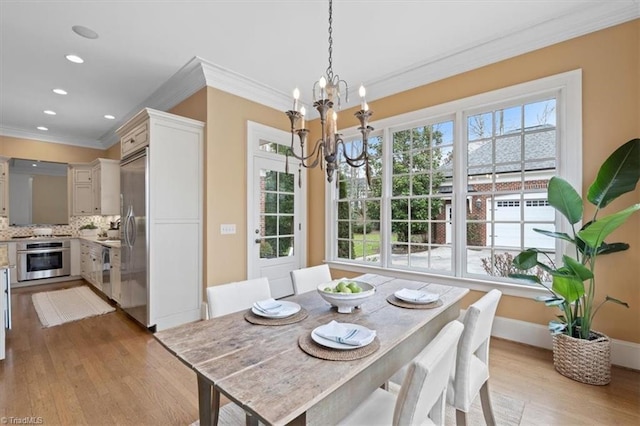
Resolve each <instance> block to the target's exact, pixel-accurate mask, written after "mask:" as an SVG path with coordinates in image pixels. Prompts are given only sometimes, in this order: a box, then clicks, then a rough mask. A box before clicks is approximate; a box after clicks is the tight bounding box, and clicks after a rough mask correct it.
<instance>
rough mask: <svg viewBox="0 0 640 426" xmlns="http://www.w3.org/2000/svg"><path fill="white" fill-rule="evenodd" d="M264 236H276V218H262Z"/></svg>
mask: <svg viewBox="0 0 640 426" xmlns="http://www.w3.org/2000/svg"><path fill="white" fill-rule="evenodd" d="M264 235H265V236H267V237H271V236H274V235H278V216H271V215H269V216H265V217H264Z"/></svg>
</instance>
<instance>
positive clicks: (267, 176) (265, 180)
mask: <svg viewBox="0 0 640 426" xmlns="http://www.w3.org/2000/svg"><path fill="white" fill-rule="evenodd" d="M260 176H261V177H262V187H263V188H264V189H265V190H266V191H275V190H276V189H277V183H278V172H275V171H273V170H264V169H262V170H261V172H260Z"/></svg>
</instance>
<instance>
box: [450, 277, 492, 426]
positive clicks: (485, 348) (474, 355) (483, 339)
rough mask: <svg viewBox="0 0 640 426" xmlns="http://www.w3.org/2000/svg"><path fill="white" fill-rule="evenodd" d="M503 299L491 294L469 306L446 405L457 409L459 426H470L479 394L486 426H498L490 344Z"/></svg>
mask: <svg viewBox="0 0 640 426" xmlns="http://www.w3.org/2000/svg"><path fill="white" fill-rule="evenodd" d="M501 297H502V292H501V291H499V290H495V289H494V290H491V291H490V292H489V293H487V294H485V295H484V296H482V297H481V298H480V299H479V300H478V301H477V302H475V303H473V304H472V305H470V306H469V307H468V308H467V312H466V313H465V315H464V319H463V324H464V333H463V334H462V337H461V338H460V343H458V356H457V359H456V364H455V369H454V370H453V372H452V375H451V379H450V383H449V387H448V389H447V403H449V404H450V405H452V406H453V407H454V408H455V409H456V424H457V425H458V426H464V425H466V424H467V414H468V413H469V410H470V409H471V404H472V403H473V401H474V399H476V397H477V396H478V394H480V402H481V403H482V413H483V415H484V419H485V422H486V423H487V426H494V425H495V424H496V421H495V417H494V415H493V408H492V407H491V398H490V396H489V343H490V341H491V328H492V326H493V319H494V318H495V315H496V309H497V308H498V302H500V298H501Z"/></svg>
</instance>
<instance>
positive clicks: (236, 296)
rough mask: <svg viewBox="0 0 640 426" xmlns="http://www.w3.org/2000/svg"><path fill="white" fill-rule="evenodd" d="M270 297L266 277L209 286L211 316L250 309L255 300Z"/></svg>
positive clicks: (208, 299)
mask: <svg viewBox="0 0 640 426" xmlns="http://www.w3.org/2000/svg"><path fill="white" fill-rule="evenodd" d="M270 297H271V288H270V287H269V280H268V279H267V278H265V277H262V278H255V279H252V280H245V281H238V282H233V283H228V284H220V285H214V286H210V287H207V303H208V305H209V318H215V317H219V316H222V315H226V314H230V313H233V312H238V311H241V310H243V309H249V308H250V307H251V305H253V302H257V301H259V300H264V299H269V298H270Z"/></svg>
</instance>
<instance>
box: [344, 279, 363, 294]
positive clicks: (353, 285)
mask: <svg viewBox="0 0 640 426" xmlns="http://www.w3.org/2000/svg"><path fill="white" fill-rule="evenodd" d="M347 287H349V288H350V289H351V292H352V293H359V292H360V291H361V290H362V289H361V288H360V286H359V285H358V283H356V282H353V281H351V282H350V283H349V284H347Z"/></svg>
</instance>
